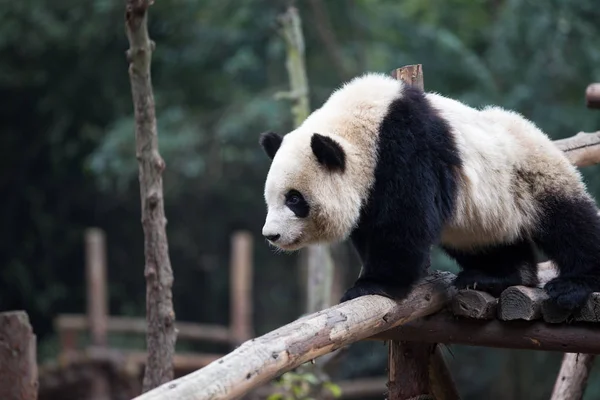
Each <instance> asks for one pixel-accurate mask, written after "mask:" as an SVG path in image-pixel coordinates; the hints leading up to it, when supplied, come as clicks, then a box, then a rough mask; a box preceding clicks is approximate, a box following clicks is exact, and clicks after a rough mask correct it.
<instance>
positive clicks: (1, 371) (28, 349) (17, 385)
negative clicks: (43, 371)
mask: <svg viewBox="0 0 600 400" xmlns="http://www.w3.org/2000/svg"><path fill="white" fill-rule="evenodd" d="M37 397H38V368H37V361H36V337H35V335H34V333H33V329H32V328H31V325H30V323H29V316H28V315H27V313H26V312H25V311H8V312H3V313H0V399H2V400H36V399H37Z"/></svg>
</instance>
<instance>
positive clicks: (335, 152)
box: [310, 133, 346, 172]
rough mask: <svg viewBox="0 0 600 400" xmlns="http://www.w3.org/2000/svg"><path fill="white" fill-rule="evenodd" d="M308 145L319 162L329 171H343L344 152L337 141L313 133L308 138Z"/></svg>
mask: <svg viewBox="0 0 600 400" xmlns="http://www.w3.org/2000/svg"><path fill="white" fill-rule="evenodd" d="M310 147H311V148H312V151H313V153H314V154H315V156H316V157H317V161H318V162H319V164H322V165H323V166H325V167H326V168H328V169H329V170H330V171H341V172H344V170H345V169H346V153H344V149H342V146H340V145H339V143H338V142H336V141H335V140H333V139H332V138H330V137H328V136H323V135H320V134H318V133H315V134H313V135H312V137H311V139H310Z"/></svg>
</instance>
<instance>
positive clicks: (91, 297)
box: [85, 228, 108, 347]
mask: <svg viewBox="0 0 600 400" xmlns="http://www.w3.org/2000/svg"><path fill="white" fill-rule="evenodd" d="M105 243H106V240H105V235H104V232H103V231H102V230H101V229H98V228H89V229H86V231H85V278H86V282H87V318H88V324H89V329H90V336H91V342H92V345H94V346H102V347H103V346H106V323H107V322H106V321H107V314H108V301H107V297H106V244H105Z"/></svg>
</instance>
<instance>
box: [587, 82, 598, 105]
mask: <svg viewBox="0 0 600 400" xmlns="http://www.w3.org/2000/svg"><path fill="white" fill-rule="evenodd" d="M585 104H586V105H587V107H588V108H600V83H592V84H590V85H588V87H587V89H586V90H585Z"/></svg>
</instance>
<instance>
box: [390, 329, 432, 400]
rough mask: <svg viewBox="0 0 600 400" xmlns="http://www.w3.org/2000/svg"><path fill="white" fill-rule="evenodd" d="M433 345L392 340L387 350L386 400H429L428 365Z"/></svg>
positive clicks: (430, 397) (430, 396)
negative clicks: (415, 399)
mask: <svg viewBox="0 0 600 400" xmlns="http://www.w3.org/2000/svg"><path fill="white" fill-rule="evenodd" d="M434 348H435V344H431V343H420V342H410V343H406V342H402V341H396V340H392V341H390V342H389V348H388V349H389V350H388V365H389V367H388V384H387V386H388V391H389V393H388V397H387V398H388V399H389V400H404V399H406V400H408V399H414V398H418V399H423V400H425V399H431V400H433V396H432V395H431V393H430V389H429V363H430V361H431V360H430V359H431V355H432V353H433V350H434Z"/></svg>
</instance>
